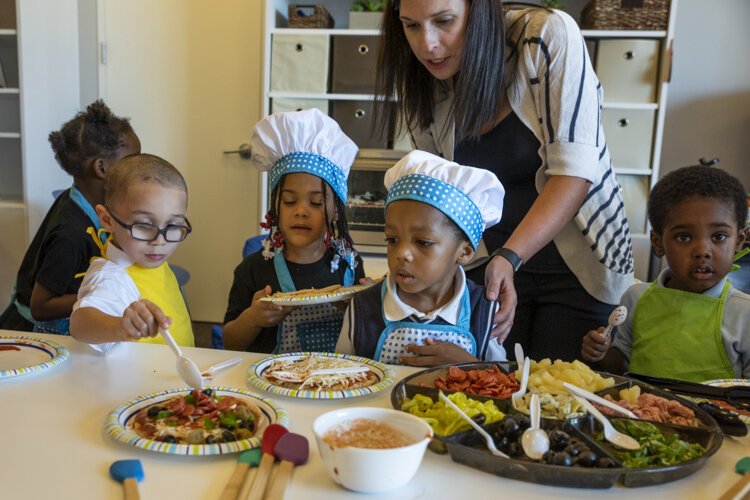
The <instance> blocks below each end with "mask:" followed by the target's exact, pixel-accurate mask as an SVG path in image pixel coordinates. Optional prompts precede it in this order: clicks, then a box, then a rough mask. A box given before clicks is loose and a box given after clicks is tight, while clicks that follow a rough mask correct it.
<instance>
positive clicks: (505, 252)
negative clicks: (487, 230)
mask: <svg viewBox="0 0 750 500" xmlns="http://www.w3.org/2000/svg"><path fill="white" fill-rule="evenodd" d="M496 255H499V256H501V257H503V258H504V259H505V260H507V261H508V262H510V265H511V266H512V267H513V272H514V273H515V272H518V270H519V269H520V268H521V266H522V265H523V259H522V258H521V257H519V256H518V254H517V253H516V252H514V251H513V250H511V249H510V248H505V247H501V248H498V249H497V250H495V251H494V252H492V254H490V259H492V258H493V257H495V256H496Z"/></svg>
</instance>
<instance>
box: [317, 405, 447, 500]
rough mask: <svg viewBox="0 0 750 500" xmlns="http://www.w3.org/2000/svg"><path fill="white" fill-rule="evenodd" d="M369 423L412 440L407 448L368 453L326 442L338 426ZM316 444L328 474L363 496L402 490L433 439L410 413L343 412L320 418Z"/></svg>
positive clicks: (332, 412) (367, 449)
mask: <svg viewBox="0 0 750 500" xmlns="http://www.w3.org/2000/svg"><path fill="white" fill-rule="evenodd" d="M355 419H369V420H377V421H379V422H383V423H386V424H389V425H390V426H392V427H393V428H394V429H398V430H399V431H400V432H402V433H404V434H405V435H406V436H408V437H409V438H411V439H412V440H413V441H414V443H413V444H410V445H408V446H401V447H398V448H385V449H369V448H355V447H345V448H338V447H334V446H331V445H330V444H328V443H327V442H325V441H324V440H323V436H325V435H326V434H327V433H328V432H329V431H330V430H332V429H333V428H335V427H337V426H338V425H340V424H342V423H344V422H347V421H351V420H355ZM313 432H314V433H315V441H316V442H317V444H318V451H319V452H320V458H321V459H322V460H323V464H324V465H325V468H326V471H328V475H329V476H331V479H333V481H334V482H335V483H337V484H340V485H341V486H343V487H344V488H347V489H349V490H353V491H358V492H361V493H382V492H384V491H390V490H394V489H396V488H399V487H400V486H403V485H404V484H406V483H407V482H409V480H410V479H411V478H412V477H413V476H414V474H415V473H416V472H417V469H418V468H419V464H420V463H421V462H422V457H423V456H424V452H425V448H427V444H428V443H429V442H430V440H431V439H432V435H433V433H432V428H431V427H430V426H429V425H428V424H427V423H426V422H424V421H423V420H421V419H420V418H418V417H415V416H414V415H411V414H409V413H405V412H402V411H397V410H391V409H387V408H366V407H362V408H343V409H339V410H334V411H330V412H328V413H324V414H323V415H321V416H319V417H318V418H317V419H315V422H313Z"/></svg>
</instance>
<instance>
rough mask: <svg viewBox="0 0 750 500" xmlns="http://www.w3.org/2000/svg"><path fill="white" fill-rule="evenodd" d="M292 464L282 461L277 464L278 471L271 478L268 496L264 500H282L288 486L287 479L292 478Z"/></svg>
mask: <svg viewBox="0 0 750 500" xmlns="http://www.w3.org/2000/svg"><path fill="white" fill-rule="evenodd" d="M293 471H294V464H293V463H292V462H288V461H286V460H283V461H282V462H281V464H279V469H278V470H277V471H276V475H275V476H274V478H273V482H272V483H271V484H270V486H269V487H268V494H267V495H266V499H265V500H283V498H284V492H286V487H287V486H288V485H289V479H290V478H291V477H292V472H293Z"/></svg>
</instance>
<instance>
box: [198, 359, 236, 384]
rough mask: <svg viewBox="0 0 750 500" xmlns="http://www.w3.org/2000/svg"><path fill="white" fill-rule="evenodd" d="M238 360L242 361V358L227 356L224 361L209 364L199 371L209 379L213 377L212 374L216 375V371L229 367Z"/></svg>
mask: <svg viewBox="0 0 750 500" xmlns="http://www.w3.org/2000/svg"><path fill="white" fill-rule="evenodd" d="M240 361H242V358H229V359H227V360H225V361H222V362H220V363H216V364H215V365H212V366H209V367H208V368H206V369H205V370H203V371H202V372H201V376H202V377H203V378H204V379H206V380H211V379H212V378H214V375H216V372H218V371H221V370H225V369H227V368H230V367H232V366H234V365H236V364H237V363H239V362H240Z"/></svg>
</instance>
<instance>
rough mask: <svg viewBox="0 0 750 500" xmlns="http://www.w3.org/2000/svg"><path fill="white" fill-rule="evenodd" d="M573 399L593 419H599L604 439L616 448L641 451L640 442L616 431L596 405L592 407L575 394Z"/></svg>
mask: <svg viewBox="0 0 750 500" xmlns="http://www.w3.org/2000/svg"><path fill="white" fill-rule="evenodd" d="M573 397H574V398H575V399H576V401H578V402H579V403H581V406H583V407H584V409H585V410H586V411H587V412H589V413H590V414H591V416H592V417H594V418H595V419H597V420H598V421H599V423H600V424H602V427H604V439H606V440H607V441H609V442H610V443H612V444H614V445H615V446H619V447H620V448H625V449H626V450H637V449H640V447H641V445H640V444H639V443H638V441H636V440H635V439H633V438H632V437H630V436H628V435H627V434H623V433H622V432H620V431H618V430H617V429H615V428H614V427H613V426H612V423H611V422H610V421H609V420H607V417H605V416H604V415H602V414H601V412H600V411H599V410H597V409H596V407H595V406H594V405H592V404H591V403H589V402H588V401H587V400H585V399H583V398H582V397H580V396H576V395H575V394H573Z"/></svg>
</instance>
